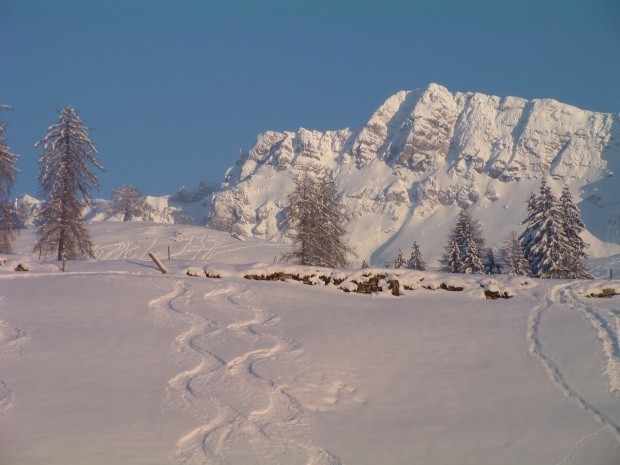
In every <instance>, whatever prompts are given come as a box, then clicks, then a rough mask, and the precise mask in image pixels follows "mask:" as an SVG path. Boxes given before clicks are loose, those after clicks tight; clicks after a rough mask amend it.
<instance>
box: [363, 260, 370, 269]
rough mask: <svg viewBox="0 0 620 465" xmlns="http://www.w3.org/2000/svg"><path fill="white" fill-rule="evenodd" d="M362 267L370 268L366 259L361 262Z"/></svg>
mask: <svg viewBox="0 0 620 465" xmlns="http://www.w3.org/2000/svg"><path fill="white" fill-rule="evenodd" d="M362 268H370V265H369V264H368V262H367V261H366V260H364V261H363V262H362Z"/></svg>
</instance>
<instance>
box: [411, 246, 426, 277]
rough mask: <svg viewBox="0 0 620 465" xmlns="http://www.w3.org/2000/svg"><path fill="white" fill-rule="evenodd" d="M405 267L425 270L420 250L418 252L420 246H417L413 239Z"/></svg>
mask: <svg viewBox="0 0 620 465" xmlns="http://www.w3.org/2000/svg"><path fill="white" fill-rule="evenodd" d="M407 268H409V269H410V270H420V271H424V270H426V262H425V261H424V258H423V257H422V252H420V247H419V246H418V243H417V242H415V241H414V242H413V245H412V246H411V256H410V257H409V260H408V261H407Z"/></svg>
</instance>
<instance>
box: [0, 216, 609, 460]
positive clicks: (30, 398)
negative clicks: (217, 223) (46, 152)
mask: <svg viewBox="0 0 620 465" xmlns="http://www.w3.org/2000/svg"><path fill="white" fill-rule="evenodd" d="M89 228H90V229H91V235H92V237H93V238H94V242H95V245H96V251H97V255H98V257H99V258H100V259H99V260H87V261H76V262H69V263H68V268H67V272H65V273H61V272H60V271H59V266H58V262H54V261H45V260H39V259H38V258H37V256H36V255H35V254H33V253H32V244H33V243H34V241H35V237H34V230H33V229H29V230H25V231H23V232H22V234H21V236H20V237H19V238H18V239H17V243H16V244H15V245H16V251H17V254H16V255H9V256H5V257H3V258H4V259H6V261H4V260H0V262H2V265H0V463H2V465H33V464H42V463H45V464H46V465H83V464H89V465H109V464H123V465H163V464H164V463H172V464H178V465H194V464H201V465H215V464H228V465H272V464H276V463H281V464H287V465H308V464H313V465H376V464H381V463H385V464H394V465H400V464H412V463H415V464H416V465H454V464H463V465H468V464H472V465H473V464H476V465H478V464H482V463H494V464H495V463H497V464H502V465H523V464H550V465H553V464H570V465H591V464H596V465H616V464H617V463H619V461H620V449H619V447H620V403H619V402H618V395H619V391H618V390H619V389H620V359H619V356H618V354H619V351H618V331H619V330H620V324H619V321H620V316H619V315H618V310H617V309H618V299H619V298H620V297H618V296H615V297H611V298H608V299H593V298H587V297H585V294H587V293H588V292H590V291H591V289H592V288H613V289H617V290H618V291H620V282H619V281H617V280H616V281H612V282H609V281H603V280H597V281H596V282H592V281H587V282H575V281H560V280H558V281H552V280H534V279H523V280H521V281H518V283H519V284H518V286H516V287H515V295H514V297H513V298H511V299H499V300H483V299H482V298H481V296H480V292H479V291H480V289H478V292H470V290H468V289H465V290H464V291H462V292H448V291H447V290H442V289H436V288H435V286H429V287H431V288H432V289H434V290H431V289H425V288H424V287H422V286H419V287H417V288H416V289H415V290H411V291H407V292H405V294H404V295H403V296H400V297H394V296H392V295H391V294H390V292H382V293H376V294H374V295H359V294H345V293H344V292H342V291H340V290H337V289H336V288H335V287H334V286H331V285H330V286H324V285H315V286H308V285H303V284H299V283H297V282H262V281H250V280H247V279H244V278H243V276H244V274H245V272H246V270H258V269H260V268H263V269H265V268H267V267H266V266H265V265H260V264H256V263H255V262H257V261H258V262H267V264H268V265H269V267H270V268H267V269H274V268H275V267H277V266H278V264H277V263H276V264H275V265H274V264H273V257H274V256H278V255H279V254H280V252H282V251H285V250H286V247H287V246H286V245H285V244H278V243H274V242H266V241H263V240H259V239H254V238H250V239H247V240H239V239H237V238H234V237H232V236H230V235H229V234H226V233H223V232H219V231H212V230H210V229H206V228H201V227H191V226H183V225H164V224H159V225H157V224H152V223H146V222H142V223H121V222H94V223H91V224H90V225H89ZM168 246H170V248H171V259H170V260H168V258H167V256H166V254H167V247H168ZM149 252H154V253H156V254H157V255H159V256H160V258H162V259H163V263H164V264H165V266H166V267H167V268H168V273H167V274H165V275H162V274H161V273H160V272H159V271H158V270H157V268H156V267H155V265H154V264H153V263H152V262H151V261H150V259H149V258H148V253H149ZM17 263H22V264H24V265H26V267H27V268H29V269H30V271H21V272H18V271H14V268H15V266H16V264H17ZM618 263H620V262H618V261H617V260H616V262H615V264H616V272H620V269H618V268H617V265H618ZM601 266H603V264H602V263H601ZM204 268H207V269H221V270H224V271H226V273H222V275H223V277H222V278H220V279H209V278H207V277H206V276H205V275H204V274H203V275H201V276H195V277H194V276H188V275H187V274H186V272H187V271H188V270H190V269H191V270H201V269H204ZM285 268H286V269H287V270H288V269H291V268H294V267H292V266H290V265H286V267H285ZM297 268H298V269H300V267H297ZM417 274H418V277H425V281H426V282H427V283H428V282H432V281H435V280H436V278H437V277H438V276H444V277H445V279H449V280H451V282H456V283H458V282H459V281H462V282H469V281H472V280H480V279H485V278H486V277H484V276H471V275H469V276H460V277H459V276H456V275H443V274H442V273H425V272H417ZM493 278H494V279H496V280H497V281H498V282H500V283H504V282H506V283H514V282H516V281H515V279H516V278H515V277H502V276H494V277H493ZM519 279H521V278H519ZM423 283H424V282H422V284H423Z"/></svg>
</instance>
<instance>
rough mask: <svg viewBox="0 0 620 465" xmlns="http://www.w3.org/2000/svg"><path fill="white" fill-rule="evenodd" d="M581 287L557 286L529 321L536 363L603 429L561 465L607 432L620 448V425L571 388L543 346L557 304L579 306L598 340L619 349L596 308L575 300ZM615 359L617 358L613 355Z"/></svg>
mask: <svg viewBox="0 0 620 465" xmlns="http://www.w3.org/2000/svg"><path fill="white" fill-rule="evenodd" d="M577 284H579V283H577ZM577 284H576V283H570V284H560V285H556V286H553V287H552V288H551V290H550V292H549V295H548V296H547V297H546V300H545V302H542V303H540V304H538V305H536V306H535V307H534V308H533V309H532V312H531V313H530V316H529V319H528V330H527V339H528V343H529V351H530V353H531V354H532V355H533V356H534V357H535V358H536V359H538V361H539V362H540V363H541V364H542V365H543V367H544V369H545V372H546V373H547V376H549V379H550V380H551V381H552V382H553V384H554V385H555V386H556V387H557V388H558V389H559V390H560V391H561V392H562V394H563V396H564V398H566V399H567V400H569V401H571V402H573V403H574V404H576V405H577V406H578V407H579V408H581V409H582V410H583V411H585V412H586V413H588V414H589V415H592V416H593V417H594V418H595V419H596V421H597V422H598V423H600V424H601V425H602V428H600V429H598V430H597V431H595V432H593V433H591V434H588V435H587V436H585V437H584V438H581V439H580V440H579V441H577V442H576V443H575V444H574V445H573V446H572V447H571V449H570V450H569V452H568V454H567V456H566V457H565V458H564V459H563V460H562V461H561V462H559V464H558V465H560V464H565V463H567V462H568V461H569V460H570V459H571V458H572V457H573V456H574V454H575V452H576V450H577V449H578V448H579V446H581V445H582V444H584V443H585V442H587V441H588V440H590V439H592V438H593V437H595V436H596V435H598V434H599V433H600V432H602V431H604V430H607V429H608V430H610V431H611V432H612V434H613V436H614V437H615V439H616V441H617V442H618V443H619V444H620V426H619V425H618V424H617V423H615V422H614V421H613V420H612V419H611V418H609V417H608V416H607V415H605V413H603V412H601V411H600V410H598V409H597V408H596V407H595V406H593V405H592V404H590V403H589V402H588V401H587V400H586V399H584V398H583V397H582V396H580V395H579V394H578V393H577V391H576V390H575V389H573V388H571V387H570V386H569V385H568V383H567V382H566V379H565V377H564V374H563V373H562V372H561V371H560V369H559V368H558V366H557V365H556V364H555V363H554V362H553V360H552V359H551V358H550V357H549V356H548V355H546V354H545V353H544V352H543V350H542V346H541V342H540V321H541V317H542V314H543V312H544V311H545V310H546V309H548V308H550V307H551V306H552V305H556V304H570V305H575V306H576V307H577V309H578V311H580V312H581V313H583V314H584V315H586V318H587V319H588V322H589V323H590V324H591V325H592V326H594V327H595V329H597V332H598V337H599V338H600V339H601V340H603V344H604V345H605V344H606V343H607V344H608V345H609V346H610V348H612V349H613V347H614V341H615V344H616V345H615V347H616V348H617V338H615V337H612V336H611V335H610V334H611V333H608V332H607V331H606V330H605V328H607V329H609V327H608V326H606V325H602V324H601V323H600V320H598V319H597V318H596V317H594V316H593V315H595V314H596V315H598V314H597V313H596V311H595V310H594V309H593V307H588V306H586V305H585V304H581V303H580V302H579V301H578V300H577V299H576V298H574V296H573V292H574V291H573V287H575V286H576V285H577ZM599 317H600V315H599ZM601 318H602V317H601ZM597 324H600V325H601V328H602V329H599V327H598V326H597ZM606 338H609V339H606ZM606 341H607V342H606ZM611 355H613V353H612V354H611Z"/></svg>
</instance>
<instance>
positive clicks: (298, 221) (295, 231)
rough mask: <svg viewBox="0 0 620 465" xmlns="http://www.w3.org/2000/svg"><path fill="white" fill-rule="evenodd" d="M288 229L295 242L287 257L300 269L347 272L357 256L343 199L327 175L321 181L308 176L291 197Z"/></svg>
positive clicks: (320, 177)
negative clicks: (347, 227) (348, 239)
mask: <svg viewBox="0 0 620 465" xmlns="http://www.w3.org/2000/svg"><path fill="white" fill-rule="evenodd" d="M288 200H289V210H288V214H287V216H286V219H285V223H284V224H285V227H286V229H287V231H288V232H289V234H290V235H291V236H292V239H293V250H292V251H291V252H290V253H289V254H287V255H286V258H287V259H289V260H291V259H292V260H295V261H296V262H297V263H299V264H300V265H315V266H325V267H330V268H344V267H346V266H347V265H348V263H349V256H352V255H354V253H353V251H352V249H351V248H350V247H349V245H348V244H347V242H346V231H345V230H344V227H343V226H342V225H343V224H344V222H345V220H346V217H345V216H344V213H343V211H342V205H341V195H340V193H339V192H338V190H337V188H336V184H335V182H334V180H333V178H332V177H331V176H330V175H328V174H327V173H322V174H319V175H318V176H317V177H314V176H311V175H310V174H309V173H308V172H306V173H304V174H303V175H302V176H301V177H299V178H298V179H297V180H296V181H295V190H294V191H293V192H292V193H291V194H290V195H289V198H288Z"/></svg>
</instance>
